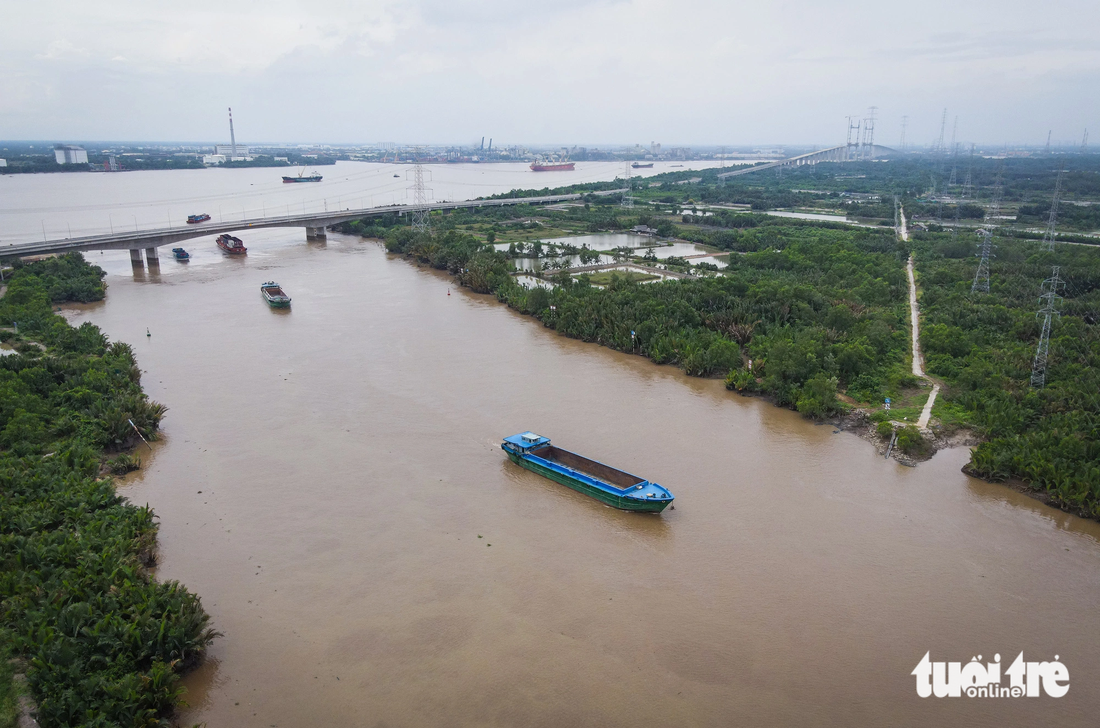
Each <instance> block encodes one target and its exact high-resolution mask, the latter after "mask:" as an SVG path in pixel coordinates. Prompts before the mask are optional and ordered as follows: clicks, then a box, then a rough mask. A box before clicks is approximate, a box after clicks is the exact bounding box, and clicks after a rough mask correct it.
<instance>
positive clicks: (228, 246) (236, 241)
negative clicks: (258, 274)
mask: <svg viewBox="0 0 1100 728" xmlns="http://www.w3.org/2000/svg"><path fill="white" fill-rule="evenodd" d="M218 247H219V248H221V249H222V250H224V251H225V252H227V253H229V254H230V255H244V254H245V253H247V252H248V248H246V247H244V242H242V241H241V239H240V238H235V237H233V236H232V235H230V234H229V233H225V234H224V235H219V236H218Z"/></svg>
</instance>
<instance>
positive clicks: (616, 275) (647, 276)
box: [588, 270, 660, 286]
mask: <svg viewBox="0 0 1100 728" xmlns="http://www.w3.org/2000/svg"><path fill="white" fill-rule="evenodd" d="M658 278H660V276H657V275H653V274H652V273H642V272H641V271H636V270H602V271H598V272H596V273H592V274H591V275H589V276H588V282H589V283H590V284H591V285H593V286H609V285H611V282H612V281H613V280H623V279H625V280H627V281H630V282H632V283H642V282H644V281H655V280H657V279H658Z"/></svg>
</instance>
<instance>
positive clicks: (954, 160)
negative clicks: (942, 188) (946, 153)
mask: <svg viewBox="0 0 1100 728" xmlns="http://www.w3.org/2000/svg"><path fill="white" fill-rule="evenodd" d="M958 131H959V117H957V116H956V117H955V124H954V126H952V127H951V181H950V182H948V183H947V184H948V185H949V186H951V187H954V186H955V173H956V170H958V168H959V145H958V143H957V142H956V141H955V134H956V132H958Z"/></svg>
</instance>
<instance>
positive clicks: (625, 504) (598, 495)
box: [505, 450, 672, 513]
mask: <svg viewBox="0 0 1100 728" xmlns="http://www.w3.org/2000/svg"><path fill="white" fill-rule="evenodd" d="M505 452H506V453H508V458H509V459H510V460H511V461H512V462H514V463H515V464H516V465H519V466H520V467H523V468H527V469H528V470H530V471H531V472H533V473H538V474H539V475H541V476H543V477H544V478H549V479H550V480H553V481H554V482H556V483H561V484H562V485H565V486H568V487H570V488H572V489H573V490H575V491H577V492H578V493H583V494H584V495H587V496H589V497H590V498H595V499H596V500H598V501H600V502H602V503H606V504H607V505H609V506H611V507H613V508H618V509H620V510H624V511H639V512H643V513H660V512H661V511H663V510H664V509H665V507H667V506H668V504H669V503H671V502H672V501H668V500H661V501H655V500H640V499H637V498H623V497H622V496H616V495H612V494H611V493H608V492H606V491H603V490H600V489H599V488H594V487H592V486H590V485H588V484H587V483H584V482H581V481H579V480H576V479H574V478H570V477H568V476H567V475H565V474H563V473H559V472H558V471H556V470H551V469H550V468H547V467H544V466H542V465H539V464H538V463H536V462H532V461H530V460H528V459H526V458H524V457H521V456H520V455H517V454H516V453H514V452H511V451H510V450H505Z"/></svg>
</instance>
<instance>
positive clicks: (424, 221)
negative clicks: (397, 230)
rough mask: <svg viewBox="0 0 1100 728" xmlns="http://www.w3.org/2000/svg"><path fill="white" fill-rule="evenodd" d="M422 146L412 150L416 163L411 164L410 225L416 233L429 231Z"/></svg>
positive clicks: (430, 226)
mask: <svg viewBox="0 0 1100 728" xmlns="http://www.w3.org/2000/svg"><path fill="white" fill-rule="evenodd" d="M422 149H423V148H422V147H418V148H416V149H415V150H413V153H414V154H415V155H416V163H415V164H414V166H413V209H412V227H413V230H415V231H417V232H418V233H431V231H432V223H431V219H430V216H431V213H430V212H429V210H428V190H427V188H426V187H425V186H424V165H423V164H421V163H420V152H421V151H422Z"/></svg>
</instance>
